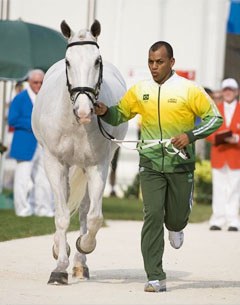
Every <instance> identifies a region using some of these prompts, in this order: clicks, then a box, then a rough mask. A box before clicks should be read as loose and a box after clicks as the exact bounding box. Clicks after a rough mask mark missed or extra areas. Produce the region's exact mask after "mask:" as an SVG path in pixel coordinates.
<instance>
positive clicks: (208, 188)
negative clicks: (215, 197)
mask: <svg viewBox="0 0 240 305" xmlns="http://www.w3.org/2000/svg"><path fill="white" fill-rule="evenodd" d="M194 181H195V188H194V201H195V203H199V204H203V203H206V204H211V202H212V168H211V163H210V161H209V160H199V161H197V162H196V170H195V173H194Z"/></svg>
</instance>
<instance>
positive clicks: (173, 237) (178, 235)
mask: <svg viewBox="0 0 240 305" xmlns="http://www.w3.org/2000/svg"><path fill="white" fill-rule="evenodd" d="M168 239H169V241H170V245H171V246H172V247H173V248H174V249H179V248H181V246H182V244H183V240H184V233H183V231H179V232H175V231H168Z"/></svg>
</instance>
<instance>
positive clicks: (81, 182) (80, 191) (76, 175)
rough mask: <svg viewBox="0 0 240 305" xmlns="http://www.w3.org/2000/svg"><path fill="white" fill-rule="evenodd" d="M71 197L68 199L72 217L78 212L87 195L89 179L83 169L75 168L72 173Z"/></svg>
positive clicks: (70, 180)
mask: <svg viewBox="0 0 240 305" xmlns="http://www.w3.org/2000/svg"><path fill="white" fill-rule="evenodd" d="M69 184H70V196H69V199H68V207H69V210H70V215H71V216H72V215H73V214H75V212H77V211H78V208H79V206H80V203H81V200H82V199H83V196H84V195H85V190H86V186H87V177H86V175H85V174H84V171H83V170H82V168H79V167H74V168H73V169H72V171H71V173H70V179H69Z"/></svg>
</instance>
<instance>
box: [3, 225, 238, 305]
mask: <svg viewBox="0 0 240 305" xmlns="http://www.w3.org/2000/svg"><path fill="white" fill-rule="evenodd" d="M141 227H142V222H137V221H135V222H134V221H107V226H106V227H103V228H101V229H100V231H99V232H98V235H97V247H96V249H95V251H94V252H93V253H92V254H89V255H88V257H87V258H88V261H87V263H88V267H89V270H90V276H91V279H90V280H88V281H77V282H76V281H73V279H72V277H71V269H72V258H73V254H72V255H71V256H70V261H71V264H70V266H69V269H68V271H69V285H67V286H52V285H47V281H48V279H49V276H50V273H51V271H52V270H53V269H54V268H55V266H56V262H55V261H54V259H53V258H52V254H51V248H52V240H53V236H52V235H51V236H49V235H47V236H40V237H31V238H24V239H18V240H12V241H7V242H1V243H0V262H1V263H0V304H1V305H10V304H11V305H13V304H18V305H20V304H33V305H34V304H39V305H41V304H58V305H61V304H70V305H71V304H78V305H81V304H84V305H85V304H86V305H87V304H89V305H90V304H92V305H94V304H105V305H108V304H109V305H115V304H116V305H117V304H119V305H122V304H129V305H131V304H136V305H141V304H164V305H168V304H179V305H180V304H184V305H185V304H189V305H190V304H191V305H195V304H201V305H205V304H206V305H211V304H214V305H215V304H217V305H221V304H228V305H230V304H234V305H239V304H240V289H239V288H240V234H239V232H227V231H226V230H223V231H216V232H213V231H209V229H208V224H207V223H201V224H189V225H188V226H187V228H186V229H185V241H184V245H183V247H182V248H181V249H179V250H175V249H172V248H171V246H170V245H169V242H168V240H167V236H166V246H165V254H164V269H165V271H166V273H167V289H168V290H167V292H163V293H146V292H144V291H143V287H144V283H145V281H146V277H145V273H144V270H143V261H142V256H141V252H140V231H141ZM6 229H7V228H6ZM77 236H78V232H71V233H68V241H69V244H70V246H71V248H72V253H73V252H74V247H75V240H76V238H77Z"/></svg>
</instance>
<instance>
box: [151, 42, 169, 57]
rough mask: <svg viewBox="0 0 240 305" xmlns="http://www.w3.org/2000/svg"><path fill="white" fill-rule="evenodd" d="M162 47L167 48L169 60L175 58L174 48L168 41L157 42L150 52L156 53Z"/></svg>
mask: <svg viewBox="0 0 240 305" xmlns="http://www.w3.org/2000/svg"><path fill="white" fill-rule="evenodd" d="M161 47H165V48H166V50H167V55H168V57H169V58H173V48H172V46H171V45H170V44H169V43H168V42H166V41H157V42H155V43H154V44H153V45H152V46H151V47H150V49H149V51H152V52H155V51H157V50H158V49H160V48H161Z"/></svg>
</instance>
